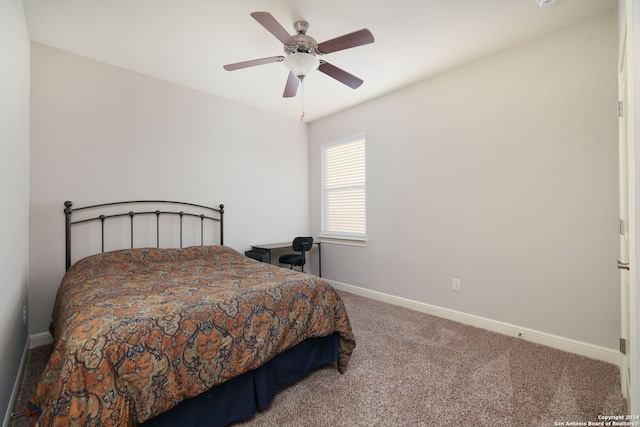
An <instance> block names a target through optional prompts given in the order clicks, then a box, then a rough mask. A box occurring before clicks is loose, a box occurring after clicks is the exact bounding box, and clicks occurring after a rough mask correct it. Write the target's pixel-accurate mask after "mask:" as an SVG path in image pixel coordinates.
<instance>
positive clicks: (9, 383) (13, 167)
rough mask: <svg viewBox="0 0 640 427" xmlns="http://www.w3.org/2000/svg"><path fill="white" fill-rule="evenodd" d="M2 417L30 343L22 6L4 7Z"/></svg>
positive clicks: (0, 15) (0, 93) (0, 56)
mask: <svg viewBox="0 0 640 427" xmlns="http://www.w3.org/2000/svg"><path fill="white" fill-rule="evenodd" d="M0 76H1V77H0V239H1V240H2V244H1V245H0V271H2V274H1V277H2V282H1V283H0V289H1V290H2V297H0V414H4V413H5V412H6V411H7V409H8V405H9V400H10V397H11V392H12V389H13V385H14V383H15V380H16V374H17V372H18V367H19V365H20V360H21V357H22V354H23V351H24V348H25V344H26V342H27V327H26V326H24V325H23V323H22V307H23V306H25V305H27V281H28V256H29V247H28V241H29V229H28V226H29V35H28V34H27V24H26V22H25V18H24V11H23V9H22V2H21V1H20V0H9V1H2V2H0Z"/></svg>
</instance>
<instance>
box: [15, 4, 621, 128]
mask: <svg viewBox="0 0 640 427" xmlns="http://www.w3.org/2000/svg"><path fill="white" fill-rule="evenodd" d="M616 3H617V2H616V0H557V2H556V3H555V5H553V6H552V7H549V8H544V9H542V8H540V7H538V5H537V2H536V0H395V1H389V0H377V1H372V0H322V1H320V0H55V1H52V0H23V4H24V9H25V14H26V18H27V25H28V28H29V33H30V36H31V40H32V41H35V42H39V43H43V44H46V45H49V46H53V47H56V48H59V49H63V50H66V51H69V52H73V53H77V54H79V55H83V56H85V57H88V58H92V59H96V60H98V61H103V62H106V63H109V64H112V65H115V66H118V67H122V68H126V69H129V70H133V71H136V72H139V73H143V74H146V75H149V76H153V77H156V78H159V79H162V80H166V81H169V82H173V83H177V84H179V85H182V86H186V87H189V88H192V89H196V90H199V91H202V92H206V93H209V94H212V95H216V96H219V97H222V98H226V99H229V100H233V101H237V102H240V103H242V104H246V105H250V106H254V107H256V108H259V109H262V110H267V111H271V112H274V113H277V114H281V115H285V116H287V117H291V118H292V119H296V120H297V119H298V118H299V117H300V111H301V97H300V91H299V92H298V96H296V97H295V98H288V99H287V98H282V92H283V90H284V85H285V82H286V79H287V76H288V70H287V69H286V68H285V66H284V64H282V63H273V64H267V65H261V66H257V67H252V68H246V69H242V70H236V71H232V72H229V71H225V70H223V68H222V66H223V65H224V64H228V63H234V62H240V61H245V60H250V59H256V58H262V57H267V56H276V55H283V48H282V44H281V43H280V42H279V41H278V40H277V39H276V38H275V37H274V36H273V35H271V34H270V33H269V32H267V30H265V29H264V28H263V27H262V26H261V25H260V24H258V22H257V21H255V20H254V19H253V18H252V17H251V16H249V14H250V13H251V12H254V11H267V12H270V13H271V14H272V15H273V16H274V17H275V18H276V19H277V20H278V21H279V22H280V24H282V26H283V27H284V28H285V29H287V30H288V31H290V32H291V34H293V33H295V31H294V29H293V22H295V21H297V20H306V21H308V22H309V24H310V28H309V31H308V35H310V36H312V37H313V38H315V39H316V40H317V41H318V42H323V41H326V40H329V39H332V38H334V37H337V36H341V35H343V34H346V33H350V32H352V31H355V30H359V29H361V28H368V29H369V30H370V31H371V32H372V33H373V35H374V37H375V39H376V41H375V43H373V44H370V45H366V46H360V47H356V48H353V49H348V50H344V51H341V52H335V53H332V54H329V55H325V56H323V57H322V59H324V60H326V61H328V62H330V63H332V64H333V65H336V66H338V67H340V68H342V69H344V70H346V71H348V72H350V73H352V74H354V75H356V76H358V77H360V78H361V79H363V80H364V84H363V85H362V86H361V87H360V88H358V89H355V90H354V89H350V88H349V87H347V86H345V85H343V84H342V83H339V82H338V81H336V80H334V79H332V78H330V77H328V76H326V75H325V74H322V73H320V72H318V71H314V72H313V73H312V74H311V75H309V76H308V77H307V78H306V79H305V85H304V104H305V108H304V109H305V121H306V122H311V121H313V120H317V119H319V118H322V117H325V116H328V115H330V114H333V113H336V112H338V111H340V110H343V109H345V108H349V107H351V106H354V105H356V104H359V103H362V102H365V101H367V100H370V99H373V98H376V97H378V96H380V95H383V94H385V93H389V92H391V91H394V90H397V89H399V88H401V87H404V86H407V85H410V84H412V83H415V82H417V81H419V80H422V79H424V78H427V77H430V76H433V75H436V74H438V73H440V72H443V71H445V70H448V69H451V68H454V67H456V66H459V65H461V64H464V63H467V62H470V61H474V60H476V59H478V58H481V57H483V56H486V55H489V54H492V53H495V52H498V51H501V50H504V49H506V48H509V47H511V46H514V45H517V44H520V43H523V42H525V41H528V40H531V39H533V38H536V37H539V36H541V35H544V34H548V33H550V32H553V31H556V30H558V29H561V28H563V27H566V26H569V25H571V24H574V23H577V22H580V21H582V20H585V19H587V18H589V17H592V16H596V15H599V14H601V13H604V12H606V11H608V10H611V9H613V8H615V7H616Z"/></svg>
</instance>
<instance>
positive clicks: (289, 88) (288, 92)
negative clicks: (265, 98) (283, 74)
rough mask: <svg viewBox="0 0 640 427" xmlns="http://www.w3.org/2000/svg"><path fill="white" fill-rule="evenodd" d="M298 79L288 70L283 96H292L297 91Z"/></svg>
mask: <svg viewBox="0 0 640 427" xmlns="http://www.w3.org/2000/svg"><path fill="white" fill-rule="evenodd" d="M299 84H300V79H299V78H297V77H296V76H295V75H294V74H293V73H292V72H291V71H289V77H288V78H287V84H286V85H285V87H284V93H283V94H282V97H283V98H293V97H294V96H296V93H297V92H298V85H299Z"/></svg>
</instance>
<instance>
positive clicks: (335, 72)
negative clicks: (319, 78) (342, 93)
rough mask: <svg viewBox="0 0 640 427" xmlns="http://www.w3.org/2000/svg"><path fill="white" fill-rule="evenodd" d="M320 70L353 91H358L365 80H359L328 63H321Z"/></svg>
mask: <svg viewBox="0 0 640 427" xmlns="http://www.w3.org/2000/svg"><path fill="white" fill-rule="evenodd" d="M318 70H320V71H322V72H323V73H325V74H326V75H327V76H329V77H333V78H334V79H336V80H338V81H339V82H340V83H344V84H345V85H347V86H349V87H350V88H351V89H357V88H359V87H360V85H361V84H362V83H364V80H362V79H359V78H358V77H356V76H354V75H353V74H349V73H347V72H346V71H344V70H343V69H341V68H338V67H336V66H335V65H332V64H329V63H328V62H326V61H320V66H319V67H318Z"/></svg>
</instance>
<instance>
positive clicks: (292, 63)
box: [284, 52, 320, 79]
mask: <svg viewBox="0 0 640 427" xmlns="http://www.w3.org/2000/svg"><path fill="white" fill-rule="evenodd" d="M284 65H286V66H287V68H288V69H289V70H291V72H292V73H293V75H295V76H296V77H298V78H299V79H302V78H304V77H306V76H308V75H309V73H311V71H313V70H315V69H316V68H318V67H319V66H320V60H319V59H318V58H316V57H315V55H312V54H310V53H305V52H296V53H292V54H291V55H288V56H287V57H286V58H285V59H284Z"/></svg>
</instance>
